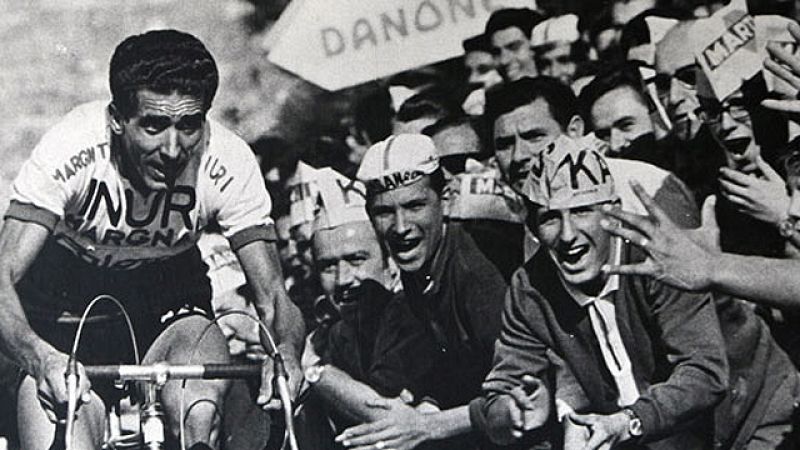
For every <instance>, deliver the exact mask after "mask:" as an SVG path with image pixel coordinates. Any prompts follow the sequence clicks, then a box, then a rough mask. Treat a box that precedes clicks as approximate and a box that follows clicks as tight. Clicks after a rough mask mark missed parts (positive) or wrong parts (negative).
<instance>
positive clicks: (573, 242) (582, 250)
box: [529, 205, 611, 295]
mask: <svg viewBox="0 0 800 450" xmlns="http://www.w3.org/2000/svg"><path fill="white" fill-rule="evenodd" d="M599 207H600V205H589V206H581V207H575V208H569V209H545V208H538V209H537V210H536V211H534V212H532V213H531V214H530V217H529V220H531V219H532V222H533V223H529V226H530V228H531V229H532V230H533V231H534V234H535V235H536V237H537V238H539V240H540V241H541V243H542V245H543V246H544V247H545V248H546V249H547V251H548V252H549V253H550V256H551V258H552V259H553V261H554V262H555V263H556V266H558V269H559V271H560V272H561V274H562V276H563V277H564V281H566V282H567V283H568V284H570V285H572V286H575V287H576V288H578V289H579V290H581V291H582V292H583V293H585V294H586V295H596V294H597V293H598V292H599V290H600V288H601V287H602V285H603V283H604V281H605V280H604V276H603V272H602V271H601V270H600V269H601V268H602V267H603V265H604V264H606V263H607V262H608V261H609V257H610V255H611V235H610V234H609V233H608V232H607V231H605V230H604V229H603V228H602V227H601V226H600V220H601V219H602V218H603V214H602V213H601V211H600V210H599Z"/></svg>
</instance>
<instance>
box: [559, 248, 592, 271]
mask: <svg viewBox="0 0 800 450" xmlns="http://www.w3.org/2000/svg"><path fill="white" fill-rule="evenodd" d="M587 253H589V246H588V245H577V246H574V247H570V248H569V249H566V250H562V251H559V252H558V258H559V260H561V262H562V263H564V265H566V266H574V265H576V264H578V263H579V262H580V261H581V259H582V258H583V257H584V256H585V255H586V254H587Z"/></svg>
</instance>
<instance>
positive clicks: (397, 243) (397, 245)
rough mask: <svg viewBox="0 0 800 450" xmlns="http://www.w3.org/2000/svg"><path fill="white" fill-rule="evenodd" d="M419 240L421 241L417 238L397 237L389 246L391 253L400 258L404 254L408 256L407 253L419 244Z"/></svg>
mask: <svg viewBox="0 0 800 450" xmlns="http://www.w3.org/2000/svg"><path fill="white" fill-rule="evenodd" d="M420 242H422V240H421V239H418V238H410V239H397V240H394V241H392V243H391V247H392V250H393V253H394V254H395V255H397V256H398V257H400V258H401V259H402V258H403V257H404V256H406V257H407V256H409V255H408V254H409V253H411V252H413V251H414V250H415V249H416V248H417V247H418V246H419V244H420Z"/></svg>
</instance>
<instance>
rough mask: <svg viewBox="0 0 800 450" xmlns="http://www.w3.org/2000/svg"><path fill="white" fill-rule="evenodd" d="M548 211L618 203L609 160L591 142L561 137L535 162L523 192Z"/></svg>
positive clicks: (535, 159) (540, 154)
mask: <svg viewBox="0 0 800 450" xmlns="http://www.w3.org/2000/svg"><path fill="white" fill-rule="evenodd" d="M522 191H523V194H524V195H525V197H526V198H527V199H528V200H530V201H531V202H532V203H534V204H536V205H539V206H542V207H544V208H546V209H567V208H577V207H581V206H588V205H594V204H598V203H603V202H607V201H613V200H616V199H617V198H618V197H617V194H616V191H615V189H614V180H613V178H612V177H611V172H610V171H609V169H608V164H607V163H606V160H605V158H604V157H603V156H602V155H601V154H600V153H599V152H598V151H597V150H596V149H595V148H594V145H593V141H592V140H590V139H585V138H583V139H577V140H576V139H571V138H569V137H567V136H560V137H558V138H557V139H556V140H555V141H553V142H551V143H550V144H549V145H548V146H547V148H546V149H545V150H544V151H543V152H540V153H539V155H538V156H537V157H536V158H534V160H533V161H532V164H531V170H530V172H529V173H528V178H527V179H526V180H525V184H524V186H523V188H522Z"/></svg>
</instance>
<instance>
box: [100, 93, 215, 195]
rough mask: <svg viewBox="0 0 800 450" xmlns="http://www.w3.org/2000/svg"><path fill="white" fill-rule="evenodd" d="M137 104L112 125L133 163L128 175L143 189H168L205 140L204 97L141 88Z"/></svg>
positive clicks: (127, 157)
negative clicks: (124, 116) (131, 111)
mask: <svg viewBox="0 0 800 450" xmlns="http://www.w3.org/2000/svg"><path fill="white" fill-rule="evenodd" d="M137 105H138V106H137V108H136V111H135V112H134V113H133V114H132V115H131V117H127V118H122V117H115V118H114V119H113V127H112V128H113V129H114V131H115V133H116V134H117V135H118V136H119V139H120V143H121V146H122V152H123V154H124V155H125V160H126V162H127V163H129V165H128V167H129V170H130V172H131V173H130V174H127V175H128V176H129V178H130V179H131V180H132V181H133V182H134V184H137V185H138V186H139V187H140V188H144V189H146V190H159V189H165V188H167V187H169V186H171V185H173V184H174V183H175V180H176V179H177V178H178V177H179V176H180V174H181V172H183V169H184V168H185V167H186V164H187V163H188V162H189V159H190V158H191V156H192V154H193V153H194V151H195V150H196V149H197V148H198V147H200V145H201V144H202V142H203V136H204V134H205V133H203V128H204V126H205V110H204V109H203V99H201V98H198V97H195V96H190V95H182V94H179V93H177V92H173V93H172V94H169V95H166V94H158V93H155V92H153V91H150V90H147V89H140V90H139V92H138V93H137Z"/></svg>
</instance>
